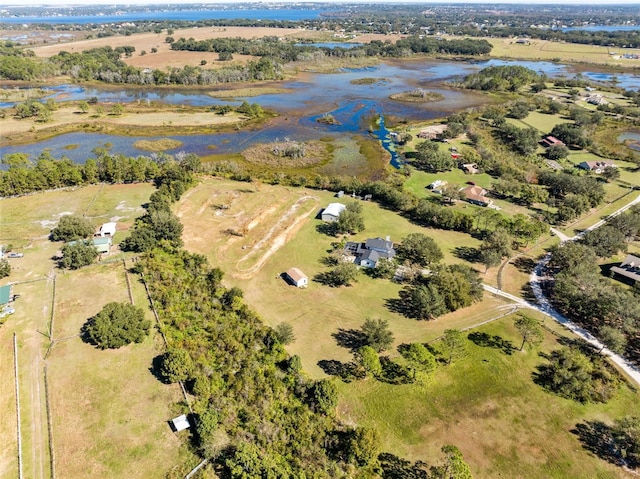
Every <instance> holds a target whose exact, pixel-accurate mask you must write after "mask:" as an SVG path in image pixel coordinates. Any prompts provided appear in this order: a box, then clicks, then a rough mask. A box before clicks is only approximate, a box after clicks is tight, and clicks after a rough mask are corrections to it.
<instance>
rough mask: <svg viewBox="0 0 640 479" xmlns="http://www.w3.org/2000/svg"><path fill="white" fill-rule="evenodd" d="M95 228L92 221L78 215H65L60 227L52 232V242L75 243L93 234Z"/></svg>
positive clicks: (59, 222)
mask: <svg viewBox="0 0 640 479" xmlns="http://www.w3.org/2000/svg"><path fill="white" fill-rule="evenodd" d="M94 231H95V228H94V226H93V224H92V223H91V221H89V220H88V219H86V218H84V217H82V216H78V215H65V216H63V217H62V218H60V221H58V226H56V227H55V228H53V229H52V230H51V236H50V238H51V241H74V240H77V239H81V238H86V237H88V236H90V235H92V234H93V232H94Z"/></svg>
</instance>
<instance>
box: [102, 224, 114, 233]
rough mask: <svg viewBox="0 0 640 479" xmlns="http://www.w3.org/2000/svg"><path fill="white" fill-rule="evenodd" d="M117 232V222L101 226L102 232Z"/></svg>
mask: <svg viewBox="0 0 640 479" xmlns="http://www.w3.org/2000/svg"><path fill="white" fill-rule="evenodd" d="M115 233H116V223H114V222H111V223H105V224H103V225H102V226H101V227H100V234H110V235H114V234H115Z"/></svg>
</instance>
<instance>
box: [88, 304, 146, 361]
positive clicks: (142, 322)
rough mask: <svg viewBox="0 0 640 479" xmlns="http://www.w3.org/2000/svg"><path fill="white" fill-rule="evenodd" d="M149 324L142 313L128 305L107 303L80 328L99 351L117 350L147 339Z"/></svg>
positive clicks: (135, 307) (140, 310)
mask: <svg viewBox="0 0 640 479" xmlns="http://www.w3.org/2000/svg"><path fill="white" fill-rule="evenodd" d="M150 326H151V322H150V321H149V320H147V319H145V317H144V311H142V309H140V308H138V307H137V306H133V305H132V304H129V303H115V302H114V303H109V304H107V305H106V306H105V307H104V308H102V310H101V311H100V312H99V313H98V314H96V315H95V316H94V317H92V318H90V319H89V320H88V321H87V322H86V323H85V325H84V326H83V328H82V334H83V336H84V337H85V338H86V339H87V341H88V342H90V343H91V344H94V345H96V346H97V347H99V348H100V349H107V348H109V349H117V348H119V347H122V346H125V345H127V344H130V343H132V342H135V343H141V342H142V341H144V338H146V337H147V334H148V332H149V327H150Z"/></svg>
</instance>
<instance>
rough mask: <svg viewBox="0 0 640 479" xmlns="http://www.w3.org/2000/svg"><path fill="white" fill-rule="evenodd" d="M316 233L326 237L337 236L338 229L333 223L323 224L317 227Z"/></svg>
mask: <svg viewBox="0 0 640 479" xmlns="http://www.w3.org/2000/svg"><path fill="white" fill-rule="evenodd" d="M316 231H317V232H318V233H320V234H323V235H326V236H333V237H335V236H336V228H335V226H334V225H333V223H325V222H322V223H320V224H318V225H317V226H316Z"/></svg>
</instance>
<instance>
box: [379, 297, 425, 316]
mask: <svg viewBox="0 0 640 479" xmlns="http://www.w3.org/2000/svg"><path fill="white" fill-rule="evenodd" d="M384 305H385V307H386V308H387V309H388V310H389V311H391V312H392V313H398V314H401V315H402V316H404V317H405V318H410V319H418V318H416V314H415V311H414V308H412V307H411V304H410V303H409V302H407V301H403V300H402V298H387V299H385V300H384Z"/></svg>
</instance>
